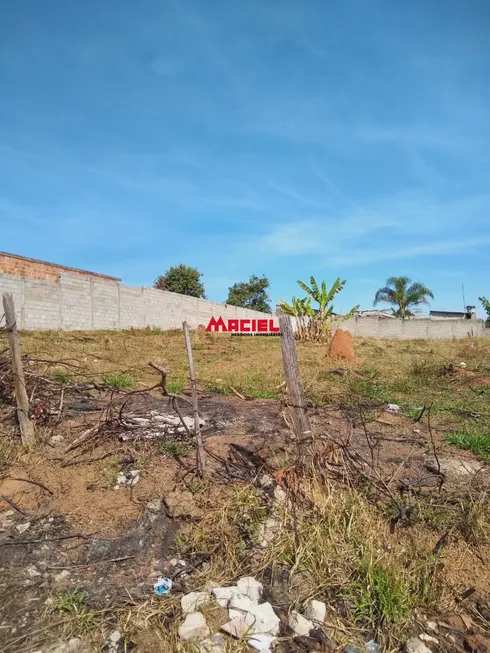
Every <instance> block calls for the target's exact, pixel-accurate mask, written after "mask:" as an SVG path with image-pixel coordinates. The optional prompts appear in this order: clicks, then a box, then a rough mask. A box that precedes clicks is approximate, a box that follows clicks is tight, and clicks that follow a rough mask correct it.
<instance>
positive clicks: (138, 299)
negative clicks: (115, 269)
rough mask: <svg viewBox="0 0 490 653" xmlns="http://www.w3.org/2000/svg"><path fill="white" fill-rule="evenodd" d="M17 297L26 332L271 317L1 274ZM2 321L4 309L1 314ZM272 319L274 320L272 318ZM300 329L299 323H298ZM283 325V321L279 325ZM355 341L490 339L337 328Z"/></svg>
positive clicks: (416, 329) (478, 327)
mask: <svg viewBox="0 0 490 653" xmlns="http://www.w3.org/2000/svg"><path fill="white" fill-rule="evenodd" d="M4 292H8V293H12V295H13V297H14V303H15V307H16V312H17V322H18V324H19V327H20V328H21V329H59V330H66V331H68V330H70V331H72V330H73V331H74V330H86V331H90V330H101V329H104V330H106V329H107V330H110V329H129V328H136V329H138V328H144V327H159V328H160V329H164V330H169V329H180V328H181V327H182V322H183V320H187V322H188V324H189V326H190V327H191V328H196V327H198V326H199V325H200V324H203V325H204V326H206V325H207V324H208V322H209V320H210V319H211V318H212V317H215V318H219V317H222V318H223V319H224V320H225V321H226V320H229V319H264V317H265V314H264V313H259V312H258V311H251V310H248V309H244V308H237V307H236V306H227V305H225V304H218V303H217V302H210V301H207V300H205V299H196V298H195V297H186V296H184V295H178V294H176V293H171V292H167V291H162V290H156V289H155V288H134V287H131V286H123V285H120V284H118V283H114V281H113V280H107V281H106V280H104V279H103V278H90V277H84V276H82V275H80V274H71V273H64V272H61V273H60V274H59V279H58V280H57V281H56V282H54V281H46V280H36V279H27V278H24V277H19V276H16V275H11V274H1V273H0V295H2V294H3V293H4ZM0 315H1V309H0ZM270 317H274V316H273V315H271V316H270ZM292 322H293V328H294V319H292ZM276 324H277V321H276ZM338 327H341V328H343V329H346V330H348V331H350V332H351V333H352V335H354V336H364V337H372V338H386V339H390V338H395V339H407V340H413V339H436V340H453V339H457V338H468V337H469V336H478V337H482V336H490V329H486V328H485V324H484V322H483V321H481V320H476V321H474V320H428V319H412V320H399V319H394V320H393V319H392V320H387V319H384V320H382V319H379V318H378V317H353V318H350V319H349V320H346V321H345V322H340V323H337V324H336V325H334V328H338Z"/></svg>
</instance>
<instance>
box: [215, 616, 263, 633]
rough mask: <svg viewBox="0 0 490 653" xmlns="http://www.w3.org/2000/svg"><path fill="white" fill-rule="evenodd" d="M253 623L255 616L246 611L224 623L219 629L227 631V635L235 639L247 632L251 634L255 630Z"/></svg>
mask: <svg viewBox="0 0 490 653" xmlns="http://www.w3.org/2000/svg"><path fill="white" fill-rule="evenodd" d="M254 623H255V617H254V616H253V615H251V614H250V613H247V614H244V615H242V616H240V617H236V618H235V619H232V620H231V621H228V622H227V623H226V624H224V625H223V626H221V630H223V631H224V632H225V633H228V635H231V636H232V637H235V639H240V638H241V637H244V636H245V635H247V634H250V635H251V634H252V633H254V632H255V628H254Z"/></svg>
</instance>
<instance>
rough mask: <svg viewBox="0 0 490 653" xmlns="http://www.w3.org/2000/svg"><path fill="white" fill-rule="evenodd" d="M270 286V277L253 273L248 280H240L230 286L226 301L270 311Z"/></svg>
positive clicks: (264, 311) (266, 311)
mask: <svg viewBox="0 0 490 653" xmlns="http://www.w3.org/2000/svg"><path fill="white" fill-rule="evenodd" d="M269 287H270V283H269V279H268V278H267V277H266V276H261V277H257V276H256V275H255V274H253V275H252V276H251V277H250V279H249V280H248V281H240V282H238V283H235V284H234V285H233V286H231V288H228V299H227V300H226V302H225V303H226V304H230V305H231V306H241V308H251V309H253V310H254V311H262V313H270V312H271V307H270V303H269V302H270V298H269V296H268V294H267V289H268V288H269Z"/></svg>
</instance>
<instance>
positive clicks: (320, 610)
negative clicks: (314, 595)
mask: <svg viewBox="0 0 490 653" xmlns="http://www.w3.org/2000/svg"><path fill="white" fill-rule="evenodd" d="M326 615H327V606H326V605H325V603H323V601H315V600H312V601H310V602H309V603H308V605H307V606H306V610H305V617H306V618H307V619H309V620H310V621H314V622H317V623H320V624H322V623H323V622H324V621H325V617H326Z"/></svg>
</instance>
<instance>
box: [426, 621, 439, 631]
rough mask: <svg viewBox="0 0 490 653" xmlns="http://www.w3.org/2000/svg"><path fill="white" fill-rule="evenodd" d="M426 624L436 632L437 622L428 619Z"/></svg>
mask: <svg viewBox="0 0 490 653" xmlns="http://www.w3.org/2000/svg"><path fill="white" fill-rule="evenodd" d="M426 625H427V628H428V629H429V630H433V631H434V632H437V623H436V622H435V621H428V622H427V624H426Z"/></svg>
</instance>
